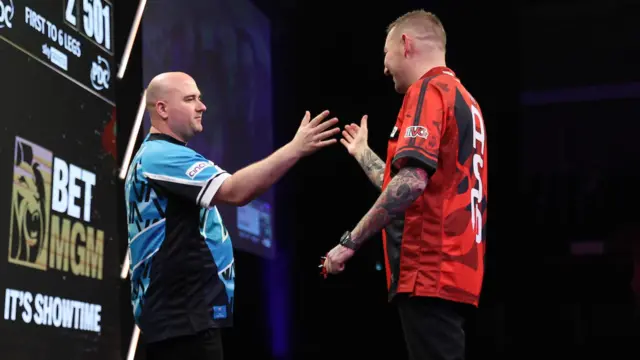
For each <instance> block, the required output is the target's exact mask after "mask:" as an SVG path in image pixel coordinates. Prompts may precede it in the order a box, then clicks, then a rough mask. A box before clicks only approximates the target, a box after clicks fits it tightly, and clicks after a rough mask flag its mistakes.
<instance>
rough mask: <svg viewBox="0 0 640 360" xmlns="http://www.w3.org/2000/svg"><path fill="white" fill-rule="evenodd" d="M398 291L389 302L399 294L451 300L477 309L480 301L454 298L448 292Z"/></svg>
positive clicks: (391, 295)
mask: <svg viewBox="0 0 640 360" xmlns="http://www.w3.org/2000/svg"><path fill="white" fill-rule="evenodd" d="M398 289H399V290H398V291H396V292H395V293H393V294H390V296H389V302H391V300H392V299H393V297H394V296H395V295H398V294H409V296H422V297H435V298H440V299H443V300H449V301H453V302H456V303H461V304H468V305H473V306H475V307H478V303H479V300H478V299H476V300H473V301H469V300H468V299H462V298H460V297H457V296H453V295H449V294H447V293H446V292H443V291H435V290H413V291H412V290H404V289H401V288H400V287H398Z"/></svg>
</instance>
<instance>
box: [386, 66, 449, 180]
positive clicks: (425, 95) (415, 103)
mask: <svg viewBox="0 0 640 360" xmlns="http://www.w3.org/2000/svg"><path fill="white" fill-rule="evenodd" d="M416 85H417V84H416ZM444 110H445V103H444V99H443V97H442V94H441V93H440V90H439V89H438V88H437V87H436V86H435V85H432V84H430V83H429V80H428V79H425V80H422V82H421V83H420V85H419V86H412V87H411V88H410V89H409V90H408V91H407V93H406V94H405V98H404V102H403V104H402V114H401V118H402V123H401V125H400V128H399V136H398V144H397V146H396V153H395V154H394V156H393V161H392V163H393V165H394V166H395V167H397V168H402V167H403V166H406V165H407V164H409V163H411V164H417V165H418V166H421V167H423V168H424V169H426V170H427V173H428V174H429V176H431V175H433V173H434V172H435V171H436V169H437V167H438V155H439V150H440V142H441V138H442V129H444V127H445V124H444V122H445V111H444Z"/></svg>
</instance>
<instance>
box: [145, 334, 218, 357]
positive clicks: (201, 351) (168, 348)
mask: <svg viewBox="0 0 640 360" xmlns="http://www.w3.org/2000/svg"><path fill="white" fill-rule="evenodd" d="M222 355H223V354H222V337H221V333H220V329H209V330H204V331H201V332H199V333H197V334H195V335H189V336H181V337H177V338H173V339H167V340H163V341H158V342H153V343H150V344H147V360H174V359H175V360H183V359H184V360H222V359H223V356H222Z"/></svg>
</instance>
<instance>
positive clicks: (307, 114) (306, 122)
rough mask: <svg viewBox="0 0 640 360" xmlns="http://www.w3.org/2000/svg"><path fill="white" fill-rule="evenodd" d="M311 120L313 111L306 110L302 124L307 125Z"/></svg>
mask: <svg viewBox="0 0 640 360" xmlns="http://www.w3.org/2000/svg"><path fill="white" fill-rule="evenodd" d="M309 120H311V113H310V112H309V111H305V112H304V117H303V118H302V125H306V124H308V123H309Z"/></svg>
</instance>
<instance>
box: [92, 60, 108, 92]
mask: <svg viewBox="0 0 640 360" xmlns="http://www.w3.org/2000/svg"><path fill="white" fill-rule="evenodd" d="M90 77H91V86H93V88H94V89H96V90H104V89H108V88H109V80H111V69H110V68H109V63H108V62H107V60H106V59H105V58H103V57H102V56H98V61H97V62H96V61H93V62H91V75H90Z"/></svg>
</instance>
